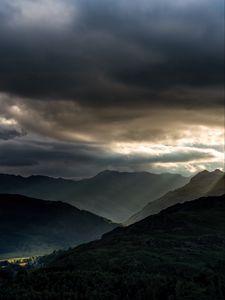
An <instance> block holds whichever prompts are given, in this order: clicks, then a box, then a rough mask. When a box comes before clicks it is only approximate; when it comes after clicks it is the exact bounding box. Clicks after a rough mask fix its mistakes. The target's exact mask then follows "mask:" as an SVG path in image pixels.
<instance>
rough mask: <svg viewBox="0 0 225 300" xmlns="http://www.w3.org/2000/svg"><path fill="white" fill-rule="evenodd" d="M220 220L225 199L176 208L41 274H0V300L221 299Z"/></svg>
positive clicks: (223, 221)
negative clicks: (0, 293) (0, 296)
mask: <svg viewBox="0 0 225 300" xmlns="http://www.w3.org/2000/svg"><path fill="white" fill-rule="evenodd" d="M224 216H225V198H224V196H221V197H206V198H201V199H198V200H196V201H191V202H186V203H184V204H177V205H175V206H173V207H170V208H168V209H166V210H164V211H162V212H161V213H159V214H157V215H154V216H150V217H148V218H146V219H144V220H142V221H140V222H138V223H136V224H133V225H131V226H129V227H125V228H117V229H114V230H113V231H112V232H110V233H107V234H105V235H104V236H103V238H102V239H101V240H99V241H94V242H91V243H88V244H86V245H81V246H78V247H77V248H75V249H71V250H68V251H65V252H59V253H54V254H52V255H50V256H47V257H45V258H43V263H44V264H45V266H44V267H42V268H41V269H40V270H36V271H32V272H25V273H22V274H21V273H18V275H17V276H16V278H14V277H11V278H10V277H9V276H8V277H6V275H4V274H2V276H1V275H0V278H1V279H0V286H1V292H2V297H3V298H0V299H4V300H9V299H10V300H11V299H15V300H22V299H29V300H33V299H35V300H36V299H50V300H53V299H54V300H56V299H73V300H75V299H76V300H81V299H82V300H94V299H101V300H115V299H116V300H124V299H126V300H137V299H138V300H143V299H154V300H171V299H173V300H175V299H176V300H190V299H191V300H199V299H201V300H214V299H217V300H224V296H225V276H224V267H225V232H224V228H225V218H224ZM13 297H14V298H13Z"/></svg>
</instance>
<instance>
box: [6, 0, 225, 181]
mask: <svg viewBox="0 0 225 300" xmlns="http://www.w3.org/2000/svg"><path fill="white" fill-rule="evenodd" d="M216 168H219V169H223V168H224V1H223V0H214V1H211V0H199V1H194V0H139V1H134V0H36V1H33V0H10V1H9V0H0V172H1V173H10V174H21V175H24V176H28V175H31V174H42V175H49V176H54V177H66V178H84V177H89V176H93V175H95V174H96V173H98V172H100V171H102V170H105V169H113V170H119V171H129V172H132V171H149V172H153V173H163V172H171V173H180V174H183V175H186V176H190V175H191V174H194V173H196V172H199V171H201V170H203V169H208V170H214V169H216Z"/></svg>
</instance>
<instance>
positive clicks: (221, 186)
mask: <svg viewBox="0 0 225 300" xmlns="http://www.w3.org/2000/svg"><path fill="white" fill-rule="evenodd" d="M224 193H225V176H224V173H223V172H222V171H220V170H215V171H213V172H209V171H206V170H205V171H202V172H200V173H198V174H197V175H195V176H194V177H193V178H191V180H190V182H189V183H187V184H186V185H185V186H183V187H181V188H179V189H176V190H174V191H170V192H168V193H167V194H165V195H164V196H162V197H161V198H159V199H156V200H154V201H151V202H150V203H149V204H147V205H146V206H145V207H144V208H143V209H142V210H141V211H140V212H138V213H136V214H134V215H133V216H132V217H131V218H129V219H128V221H127V222H126V223H125V224H126V225H130V224H132V223H135V222H138V221H140V220H142V219H144V218H146V217H148V216H150V215H154V214H157V213H159V212H160V211H162V210H163V209H165V208H167V207H170V206H172V205H175V204H177V203H184V202H186V201H191V200H195V199H198V198H200V197H204V196H209V195H211V196H220V195H223V194H224Z"/></svg>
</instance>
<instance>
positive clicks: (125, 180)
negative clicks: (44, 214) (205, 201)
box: [0, 171, 188, 223]
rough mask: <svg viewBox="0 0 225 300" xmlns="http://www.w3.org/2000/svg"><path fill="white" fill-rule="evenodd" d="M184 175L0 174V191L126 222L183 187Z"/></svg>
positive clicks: (142, 173) (119, 173) (114, 173)
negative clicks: (79, 176)
mask: <svg viewBox="0 0 225 300" xmlns="http://www.w3.org/2000/svg"><path fill="white" fill-rule="evenodd" d="M187 181H188V178H186V177H183V176H181V175H178V174H158V175H157V174H151V173H148V172H136V173H135V172H134V173H128V172H117V171H104V172H101V173H99V174H98V175H96V176H94V177H92V178H89V179H83V180H80V181H73V180H65V179H61V178H58V179H56V178H50V177H46V176H30V177H27V178H25V177H22V176H15V175H5V174H2V175H0V193H13V194H21V195H25V196H28V197H34V198H38V199H47V200H62V201H64V202H67V203H70V204H72V205H74V206H75V207H78V208H80V209H84V210H88V211H91V212H92V213H94V214H97V215H100V216H103V217H105V218H107V219H110V220H113V221H114V222H117V223H120V222H124V221H126V220H127V219H128V218H129V217H130V216H132V215H133V214H134V213H136V212H138V211H140V210H141V209H142V208H143V207H144V206H145V205H146V204H147V203H148V202H149V201H152V200H154V199H157V198H159V197H161V196H162V195H164V194H165V193H166V192H168V191H170V190H171V189H175V188H178V187H181V186H183V185H184V184H185V183H187Z"/></svg>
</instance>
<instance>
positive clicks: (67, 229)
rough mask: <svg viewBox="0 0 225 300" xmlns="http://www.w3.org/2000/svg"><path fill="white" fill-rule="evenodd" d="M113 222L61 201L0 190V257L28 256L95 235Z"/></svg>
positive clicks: (75, 242)
mask: <svg viewBox="0 0 225 300" xmlns="http://www.w3.org/2000/svg"><path fill="white" fill-rule="evenodd" d="M115 227H116V225H115V224H113V223H110V222H109V221H108V220H106V219H103V218H101V217H98V216H96V215H94V214H92V213H89V212H87V211H81V210H79V209H77V208H75V207H73V206H71V205H69V204H66V203H63V202H60V201H45V200H39V199H33V198H28V197H25V196H20V195H9V194H0V257H1V258H2V257H12V256H16V257H18V256H30V255H33V254H34V255H40V254H46V253H49V252H52V251H53V250H56V249H60V248H68V247H70V246H76V245H78V244H81V243H84V242H87V241H90V240H94V239H98V238H100V237H101V235H102V234H103V233H105V232H107V231H110V230H112V229H113V228H115Z"/></svg>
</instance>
